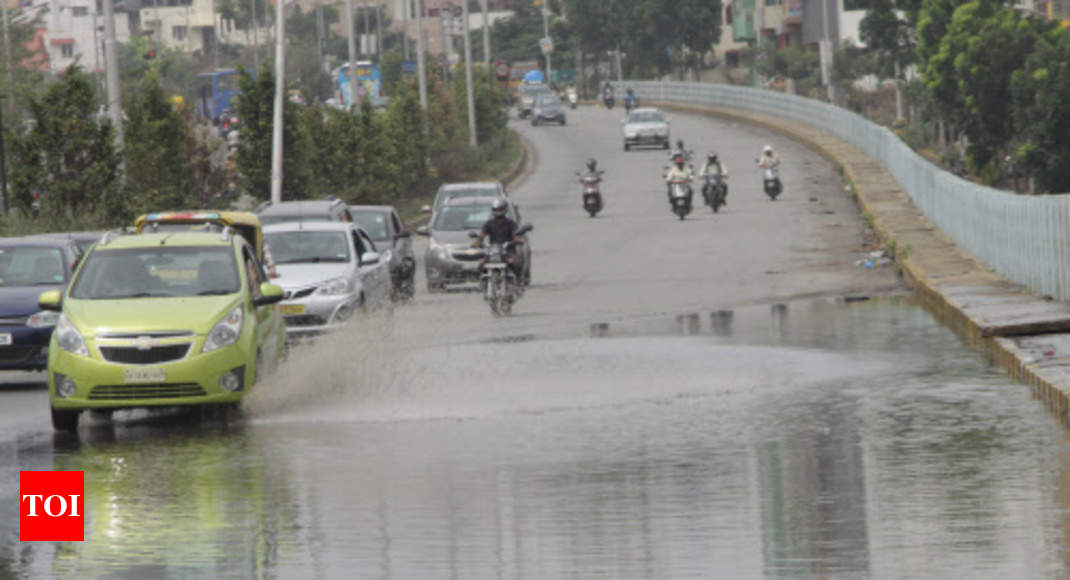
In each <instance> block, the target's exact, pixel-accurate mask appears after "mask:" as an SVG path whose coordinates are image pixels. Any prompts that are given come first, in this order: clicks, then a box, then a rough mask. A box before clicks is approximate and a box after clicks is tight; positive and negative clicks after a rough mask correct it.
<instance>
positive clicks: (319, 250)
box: [264, 231, 349, 264]
mask: <svg viewBox="0 0 1070 580" xmlns="http://www.w3.org/2000/svg"><path fill="white" fill-rule="evenodd" d="M264 240H265V241H266V242H267V243H268V244H269V245H270V246H271V255H272V256H273V257H274V258H275V263H276V264H303V263H308V264H313V263H319V262H348V261H349V244H348V243H347V242H346V232H343V231H329V232H323V231H320V232H317V231H293V232H273V233H270V234H264Z"/></svg>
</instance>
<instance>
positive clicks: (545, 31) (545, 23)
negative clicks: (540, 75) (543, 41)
mask: <svg viewBox="0 0 1070 580" xmlns="http://www.w3.org/2000/svg"><path fill="white" fill-rule="evenodd" d="M542 36H543V38H550V9H549V8H547V7H546V5H545V4H543V6H542ZM553 80H554V75H553V69H552V68H551V67H550V52H549V51H547V53H546V85H547V86H553Z"/></svg>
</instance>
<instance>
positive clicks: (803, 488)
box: [0, 299, 1070, 578]
mask: <svg viewBox="0 0 1070 580" xmlns="http://www.w3.org/2000/svg"><path fill="white" fill-rule="evenodd" d="M577 335H583V336H577V337H576V338H570V339H558V340H547V339H543V338H540V337H526V338H525V339H524V340H518V341H504V342H495V343H481V344H471V345H460V346H452V347H449V348H446V347H441V348H434V349H424V350H422V351H421V353H420V356H421V357H422V363H421V364H417V365H416V366H415V369H416V370H415V371H412V372H410V373H409V374H406V375H405V382H406V385H405V387H406V388H404V389H386V388H369V387H368V386H367V385H360V386H356V385H354V386H353V389H347V388H346V386H347V385H348V383H347V382H346V381H347V379H345V378H339V377H344V376H345V375H346V373H345V369H342V370H341V371H339V370H338V369H334V370H332V371H331V373H332V374H331V376H332V377H335V379H334V380H336V381H341V383H342V384H332V385H322V388H324V389H327V392H328V393H329V395H323V393H320V396H308V397H304V396H299V397H293V398H288V399H285V401H286V404H285V405H278V404H273V405H260V406H257V405H254V407H253V408H254V412H253V416H252V418H251V421H250V423H249V424H247V425H244V426H239V427H229V428H225V427H209V428H205V427H189V426H185V427H173V426H160V425H157V424H153V423H149V424H143V423H132V424H129V425H120V426H119V427H117V428H115V429H111V428H100V429H91V430H89V431H84V432H83V442H81V443H77V444H74V443H64V444H59V445H53V444H52V443H51V441H43V440H42V438H41V437H38V438H31V439H29V440H20V441H14V442H11V443H5V444H4V445H2V446H0V447H4V448H5V449H6V450H5V451H4V453H5V456H6V454H8V453H11V454H12V455H13V456H14V460H15V463H16V464H17V465H19V466H20V467H21V468H22V469H32V468H45V469H84V470H85V471H86V478H85V480H86V494H87V505H86V514H87V526H86V540H87V541H86V542H85V543H81V544H62V545H56V546H53V545H49V544H23V545H18V543H17V542H12V541H11V540H12V539H13V538H17V529H16V528H15V524H13V523H10V522H11V519H9V518H8V517H6V516H7V515H9V513H8V511H7V510H8V508H9V506H8V504H10V503H11V502H9V501H8V499H9V498H12V497H13V495H14V492H13V491H12V489H11V478H12V477H15V478H16V479H15V486H16V487H17V472H14V471H5V472H4V475H3V479H2V480H0V493H2V494H3V497H2V498H0V499H2V501H0V505H3V506H4V507H3V509H5V511H4V512H3V515H4V516H5V517H4V518H3V519H2V521H0V534H2V535H0V538H2V541H0V577H7V576H8V575H13V576H22V577H42V576H50V575H54V576H60V577H86V576H97V575H109V576H120V577H130V578H135V577H137V578H140V577H149V576H166V575H173V576H190V575H200V576H205V577H224V576H240V577H248V576H270V577H283V578H290V577H302V578H304V577H331V578H334V577H391V578H442V577H455V578H562V577H583V578H595V577H613V578H711V577H715V578H754V577H767V578H788V577H790V578H813V577H820V578H860V577H873V578H1046V577H1055V576H1060V575H1061V574H1062V571H1063V570H1064V566H1065V565H1066V562H1065V561H1064V555H1063V549H1062V546H1063V545H1065V544H1066V543H1067V535H1066V532H1065V531H1064V529H1066V528H1065V524H1064V522H1063V518H1062V516H1061V515H1060V513H1061V511H1062V510H1063V509H1065V508H1070V491H1068V487H1070V485H1068V482H1070V476H1068V475H1067V473H1068V472H1070V462H1068V460H1070V453H1068V451H1067V450H1068V449H1070V446H1068V445H1067V444H1066V436H1065V434H1064V432H1063V429H1062V427H1061V426H1059V424H1058V422H1057V421H1055V420H1054V419H1052V418H1051V417H1050V416H1049V415H1048V413H1047V411H1045V409H1044V407H1043V406H1042V405H1040V404H1038V403H1037V402H1035V401H1033V400H1031V398H1030V395H1029V391H1028V390H1027V389H1025V388H1023V387H1021V386H1018V385H1015V384H1013V383H1011V382H1010V381H1008V380H1007V379H1006V378H1005V377H1003V376H1002V375H1001V374H999V373H998V372H995V371H993V370H991V369H989V368H987V367H986V366H985V365H984V364H983V363H982V362H981V361H980V359H979V358H978V357H976V356H975V355H973V354H972V353H970V352H969V351H967V350H966V349H965V348H964V347H962V346H961V345H960V343H959V341H958V340H957V339H955V338H954V337H953V336H952V335H951V334H950V333H949V332H948V331H947V330H946V329H945V328H943V327H942V326H940V325H939V324H937V323H935V322H934V321H933V320H932V319H931V318H930V317H929V315H928V314H926V313H925V312H924V311H922V310H920V309H919V308H917V307H915V306H913V305H911V304H910V303H909V302H907V301H906V300H899V299H894V300H881V301H870V302H859V303H851V304H843V303H829V302H811V303H790V304H778V305H772V306H768V305H767V306H761V307H753V308H743V309H738V310H735V311H714V312H699V313H693V314H683V315H680V316H669V317H652V318H649V319H640V320H631V321H607V322H601V323H594V324H592V325H590V327H589V328H586V327H585V328H582V329H577ZM382 364H384V365H386V366H387V368H391V367H390V365H392V364H397V365H401V363H400V362H399V361H393V362H391V361H382ZM399 368H400V367H399ZM503 372H508V375H507V376H508V377H510V378H508V379H507V378H503V374H502V373H503ZM309 376H310V377H315V376H318V375H315V374H310V375H309ZM351 376H352V377H358V376H359V377H365V378H366V377H367V376H368V375H366V374H365V375H357V374H353V375H351ZM352 380H353V381H357V379H352ZM358 382H359V381H358ZM281 387H282V386H280V385H273V386H272V388H281ZM286 387H288V388H292V389H294V390H295V391H297V392H298V393H301V392H304V391H305V390H310V391H311V390H314V389H315V388H318V387H316V385H300V384H291V385H286ZM302 400H306V402H305V403H302ZM5 463H6V464H8V465H10V464H11V463H10V462H5ZM12 505H14V504H12Z"/></svg>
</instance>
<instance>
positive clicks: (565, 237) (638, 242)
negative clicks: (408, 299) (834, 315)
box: [404, 107, 902, 334]
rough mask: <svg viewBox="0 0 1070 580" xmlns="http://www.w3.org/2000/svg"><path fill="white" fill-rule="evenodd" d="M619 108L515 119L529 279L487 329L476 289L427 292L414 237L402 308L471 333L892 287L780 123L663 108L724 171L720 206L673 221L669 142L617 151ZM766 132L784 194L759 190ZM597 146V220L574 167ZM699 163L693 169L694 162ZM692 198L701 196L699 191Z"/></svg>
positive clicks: (824, 172) (852, 212)
mask: <svg viewBox="0 0 1070 580" xmlns="http://www.w3.org/2000/svg"><path fill="white" fill-rule="evenodd" d="M623 115H624V111H623V109H621V108H619V107H618V108H616V109H614V110H613V111H606V110H605V109H604V108H601V107H599V108H593V107H581V108H579V109H577V110H576V111H570V112H569V124H568V125H566V126H564V127H558V126H540V127H532V126H531V125H530V123H526V122H520V121H515V122H514V123H513V127H514V128H515V129H517V130H518V131H520V133H521V134H522V135H523V136H524V137H526V138H527V139H529V140H530V142H531V143H532V144H533V146H534V149H535V167H534V170H533V171H532V172H531V173H530V175H528V177H527V178H526V179H525V180H524V181H523V182H522V183H521V184H520V185H519V186H517V187H515V188H514V189H513V191H511V192H510V193H511V197H512V198H513V200H514V201H515V202H516V203H518V204H519V206H520V210H521V215H522V217H523V218H524V220H525V221H527V222H531V223H533V224H534V225H535V231H534V232H533V233H532V234H531V236H530V239H531V243H532V251H533V258H532V261H533V272H532V277H533V284H532V287H531V289H530V291H529V292H527V293H526V294H525V296H524V297H523V298H522V299H521V300H520V302H519V303H518V304H517V305H516V307H515V308H514V316H513V317H512V318H510V319H505V320H501V321H498V322H495V323H494V324H492V325H491V326H490V327H488V322H487V320H484V319H481V318H479V316H480V314H479V313H478V312H475V311H476V310H480V309H482V310H483V311H484V313H483V314H485V315H486V316H490V313H489V310H488V309H487V307H486V305H485V304H483V303H482V302H481V301H480V298H479V296H477V295H474V294H470V293H454V294H450V295H430V296H429V295H428V294H427V293H426V283H425V282H424V280H423V278H422V276H423V265H422V252H423V251H424V249H425V248H426V242H421V243H418V244H417V245H416V248H417V252H418V253H419V255H420V258H418V259H421V264H420V267H419V268H418V272H419V274H418V276H419V278H418V281H417V288H418V291H419V292H418V294H419V296H418V299H417V301H416V302H417V305H416V307H415V308H406V309H405V311H404V315H405V316H414V317H420V318H422V317H425V316H430V317H432V318H436V317H441V316H443V310H446V311H448V312H449V313H450V314H451V315H452V318H457V319H461V320H455V321H451V322H453V323H455V324H460V325H461V326H463V327H465V328H469V325H470V324H472V326H471V330H472V332H475V333H480V334H482V333H487V332H491V333H493V332H503V333H505V334H510V333H523V332H529V331H539V332H555V333H556V332H566V333H567V332H570V331H576V330H580V331H585V330H586V324H587V323H596V322H602V321H611V320H615V319H620V318H628V317H634V316H642V315H649V314H660V313H684V312H691V311H696V310H710V309H719V308H731V307H734V306H740V305H747V304H761V303H768V302H779V301H785V300H790V299H797V298H803V297H809V298H813V297H819V296H826V295H832V296H842V295H859V294H862V295H872V294H875V293H881V292H886V291H892V290H900V289H902V286H900V284H899V283H898V282H897V279H896V277H895V273H894V270H893V269H891V268H884V269H880V270H865V269H862V268H859V267H857V266H855V265H854V264H855V261H857V260H858V259H860V258H861V257H862V256H863V254H864V253H866V252H868V251H870V250H871V249H872V248H868V247H866V246H864V244H863V241H864V240H863V229H864V227H863V223H862V220H861V218H860V215H859V211H858V209H857V206H856V205H855V203H854V202H853V201H852V200H851V199H850V197H849V195H848V194H847V193H846V192H845V191H844V188H843V182H842V180H841V179H840V178H839V177H838V175H837V174H836V173H835V172H834V171H833V169H832V167H831V165H830V164H829V163H828V162H826V161H825V160H824V159H823V158H822V157H820V156H819V155H817V154H816V153H814V152H813V151H811V150H809V149H807V148H805V147H803V146H801V145H799V144H797V143H795V142H793V141H791V140H789V139H787V138H784V137H782V136H780V135H777V134H774V133H771V132H769V131H765V130H761V129H758V128H754V127H750V126H744V125H739V124H736V123H729V122H726V121H721V120H716V119H711V118H706V117H698V116H689V115H682V114H678V115H670V120H671V128H670V129H671V132H672V138H673V142H674V143H675V141H676V139H679V138H682V139H684V142H685V144H686V145H687V147H688V148H689V149H693V150H694V151H695V157H696V162H697V161H699V160H700V159H704V158H705V155H706V153H707V152H709V151H711V150H712V151H717V152H718V154H719V155H720V156H721V158H722V159H723V160H724V161H725V163H726V164H727V168H728V170H729V174H730V180H729V195H728V202H729V203H728V206H727V207H726V208H724V209H723V210H722V211H721V213H718V214H713V213H712V212H711V211H710V210H709V208H707V207H705V206H701V207H696V209H695V210H694V211H693V212H692V213H691V214H690V215H689V216H688V218H687V219H686V220H684V221H683V222H680V221H679V220H678V219H677V218H676V216H675V215H673V214H671V213H670V212H669V207H668V203H667V201H666V198H665V187H664V184H663V182H662V181H661V174H662V171H663V169H662V168H663V167H664V166H665V165H667V163H668V160H667V152H666V151H663V150H660V149H640V150H633V151H631V152H627V153H625V152H624V151H623V150H622V146H621V139H620V125H619V123H620V121H621V119H623ZM765 144H771V145H773V147H774V148H775V149H776V150H777V152H778V154H779V155H780V156H781V158H782V159H783V160H784V165H783V169H782V171H781V179H782V180H783V182H784V184H785V192H784V194H783V196H782V197H781V198H780V199H779V200H778V201H776V202H770V201H769V199H768V198H767V197H766V196H765V194H764V193H762V190H761V178H760V174H759V172H758V170H757V168H756V167H755V163H754V159H755V157H757V156H758V154H759V153H760V152H761V149H762V146H763V145H765ZM590 157H593V158H595V159H597V160H598V162H599V165H600V167H602V168H603V169H604V170H605V171H606V175H605V180H604V181H603V183H602V191H603V196H604V198H605V206H606V207H605V210H604V211H603V212H602V213H600V214H599V215H598V217H596V218H594V219H592V218H589V217H587V214H586V213H585V212H584V211H583V210H582V208H581V206H580V188H579V184H578V183H577V180H576V178H575V175H574V173H575V172H576V171H579V170H581V169H582V168H583V165H584V162H585V161H586V159H588V158H590ZM699 167H700V166H699V165H696V170H697V169H698V168H699ZM695 199H696V202H697V203H701V196H700V195H698V194H697V193H696V196H695Z"/></svg>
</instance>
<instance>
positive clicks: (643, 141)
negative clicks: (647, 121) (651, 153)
mask: <svg viewBox="0 0 1070 580" xmlns="http://www.w3.org/2000/svg"><path fill="white" fill-rule="evenodd" d="M624 142H625V143H627V144H629V145H662V144H664V143H668V142H669V135H668V134H665V135H658V134H654V135H650V134H639V135H631V136H627V135H626V136H625V137H624Z"/></svg>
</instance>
